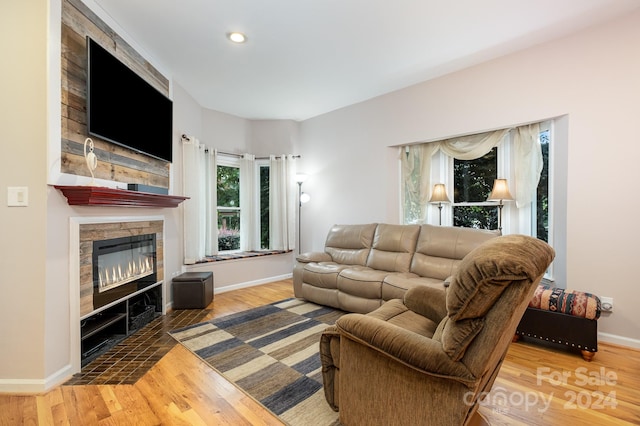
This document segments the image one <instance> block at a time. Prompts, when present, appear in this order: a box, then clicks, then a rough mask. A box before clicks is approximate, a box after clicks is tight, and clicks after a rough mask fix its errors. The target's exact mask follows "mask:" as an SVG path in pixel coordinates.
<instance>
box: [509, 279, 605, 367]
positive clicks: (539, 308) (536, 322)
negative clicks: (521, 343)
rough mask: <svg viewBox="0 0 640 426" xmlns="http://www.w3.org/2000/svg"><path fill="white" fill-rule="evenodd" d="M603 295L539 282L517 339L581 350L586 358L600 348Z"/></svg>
mask: <svg viewBox="0 0 640 426" xmlns="http://www.w3.org/2000/svg"><path fill="white" fill-rule="evenodd" d="M600 313H601V305H600V298H599V297H598V296H596V295H593V294H591V293H585V292H582V291H574V290H564V289H561V288H555V287H551V286H549V285H539V286H538V288H537V289H536V292H535V293H534V296H533V298H532V299H531V302H530V303H529V306H528V307H527V310H526V311H525V313H524V315H523V316H522V319H521V320H520V324H519V325H518V328H517V329H516V334H515V336H514V339H513V340H514V341H517V340H518V339H519V338H521V337H532V338H534V339H539V340H542V341H545V342H549V343H552V344H557V345H564V346H565V347H568V348H570V349H574V350H580V352H581V353H582V357H583V358H584V359H585V360H586V361H591V360H592V359H593V357H594V355H595V353H596V352H597V351H598V318H600Z"/></svg>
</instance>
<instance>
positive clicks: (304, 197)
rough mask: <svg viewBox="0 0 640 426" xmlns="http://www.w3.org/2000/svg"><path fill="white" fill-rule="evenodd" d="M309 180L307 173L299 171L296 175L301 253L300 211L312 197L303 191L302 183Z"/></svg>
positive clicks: (299, 248)
mask: <svg viewBox="0 0 640 426" xmlns="http://www.w3.org/2000/svg"><path fill="white" fill-rule="evenodd" d="M305 180H307V175H305V174H304V173H298V174H297V175H296V183H297V184H298V254H300V250H301V247H300V222H301V220H300V211H301V208H302V204H303V203H306V202H307V201H309V200H310V199H311V197H310V196H309V194H306V193H304V192H302V184H303V183H304V181H305Z"/></svg>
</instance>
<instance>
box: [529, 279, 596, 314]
mask: <svg viewBox="0 0 640 426" xmlns="http://www.w3.org/2000/svg"><path fill="white" fill-rule="evenodd" d="M529 307H531V308H537V309H542V310H545V311H553V312H559V313H563V314H568V315H572V316H574V317H580V318H586V319H591V320H597V319H598V318H600V310H601V307H600V298H599V297H598V296H596V295H594V294H591V293H585V292H583V291H574V290H564V289H561V288H555V287H551V286H549V285H542V284H541V285H539V286H538V288H537V289H536V292H535V294H534V295H533V299H531V302H530V303H529Z"/></svg>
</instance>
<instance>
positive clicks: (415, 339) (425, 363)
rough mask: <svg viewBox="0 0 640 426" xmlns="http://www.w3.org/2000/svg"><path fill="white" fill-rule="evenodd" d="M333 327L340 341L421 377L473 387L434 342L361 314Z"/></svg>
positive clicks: (457, 364)
mask: <svg viewBox="0 0 640 426" xmlns="http://www.w3.org/2000/svg"><path fill="white" fill-rule="evenodd" d="M336 327H337V328H338V330H339V331H340V334H341V335H343V337H346V338H349V339H351V340H354V341H356V342H359V343H360V344H363V345H366V346H368V347H369V348H371V349H374V350H376V351H378V352H380V353H382V354H384V355H386V356H388V357H390V358H393V359H394V360H396V361H399V362H401V363H403V364H405V365H407V366H409V367H411V368H413V369H415V370H418V371H420V372H422V373H424V374H428V375H431V376H436V377H442V378H447V379H451V380H455V381H457V382H460V383H463V384H465V385H467V386H473V385H474V384H475V383H476V381H477V379H476V378H475V377H474V376H473V375H472V374H471V372H470V371H469V370H468V369H467V367H466V366H465V365H464V364H462V363H461V362H456V361H452V360H451V358H450V357H449V356H448V355H447V354H446V353H445V352H444V350H443V349H442V344H441V343H440V342H438V341H436V340H433V339H430V338H427V337H424V336H421V335H419V334H417V333H413V332H411V331H408V330H406V329H403V328H401V327H398V326H395V325H393V324H390V323H388V322H386V321H382V320H380V319H377V318H374V317H370V316H367V315H362V314H347V315H344V316H342V317H341V318H339V319H338V320H337V321H336Z"/></svg>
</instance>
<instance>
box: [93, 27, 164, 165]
mask: <svg viewBox="0 0 640 426" xmlns="http://www.w3.org/2000/svg"><path fill="white" fill-rule="evenodd" d="M87 57H88V60H87V62H88V63H87V130H88V132H89V134H90V135H92V136H96V137H98V138H101V139H104V140H107V141H109V142H113V143H115V144H118V145H121V146H124V147H126V148H130V149H132V150H134V151H137V152H140V153H143V154H146V155H149V156H151V157H155V158H158V159H160V160H165V161H169V162H171V160H172V147H173V143H172V137H173V134H172V129H173V102H172V101H171V99H169V98H167V97H166V96H165V95H164V94H162V93H160V92H159V91H158V90H156V89H155V88H154V87H153V86H151V85H150V84H149V83H147V82H146V81H145V80H144V79H143V78H142V77H140V76H139V75H138V74H136V73H135V72H133V71H132V70H131V69H130V68H129V67H127V66H126V65H125V64H124V63H122V62H121V61H120V60H118V59H117V58H116V57H115V56H113V55H112V54H111V53H109V52H108V51H107V50H106V49H104V48H103V47H102V46H100V45H99V44H98V43H97V42H96V41H94V40H92V39H91V38H89V37H87Z"/></svg>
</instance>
